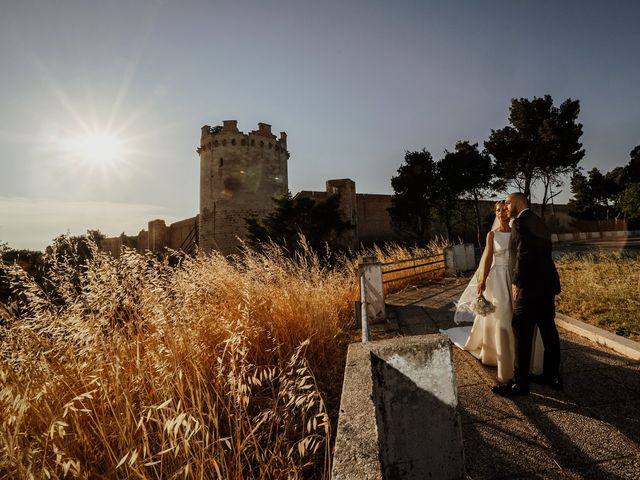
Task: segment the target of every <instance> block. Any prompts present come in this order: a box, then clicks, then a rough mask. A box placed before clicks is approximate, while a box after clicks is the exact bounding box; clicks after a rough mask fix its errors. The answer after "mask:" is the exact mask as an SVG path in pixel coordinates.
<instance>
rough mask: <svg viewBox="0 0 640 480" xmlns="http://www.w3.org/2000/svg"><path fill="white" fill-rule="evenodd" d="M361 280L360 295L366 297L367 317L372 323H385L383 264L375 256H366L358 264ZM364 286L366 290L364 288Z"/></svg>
mask: <svg viewBox="0 0 640 480" xmlns="http://www.w3.org/2000/svg"><path fill="white" fill-rule="evenodd" d="M358 275H359V278H361V279H363V280H364V281H361V292H360V295H361V297H363V298H364V299H365V302H366V309H367V319H368V321H369V323H370V324H376V323H384V322H385V321H386V320H385V311H384V309H385V305H384V288H383V284H382V266H381V265H380V262H377V261H376V259H375V258H374V257H364V258H363V259H362V260H361V261H360V263H359V265H358ZM363 288H364V292H362V289H363Z"/></svg>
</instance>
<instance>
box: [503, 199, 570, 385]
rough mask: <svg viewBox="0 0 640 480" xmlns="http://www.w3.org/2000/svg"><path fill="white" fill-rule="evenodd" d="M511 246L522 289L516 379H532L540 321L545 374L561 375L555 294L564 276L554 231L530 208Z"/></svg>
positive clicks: (516, 313) (516, 309) (516, 314)
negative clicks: (555, 249) (553, 241)
mask: <svg viewBox="0 0 640 480" xmlns="http://www.w3.org/2000/svg"><path fill="white" fill-rule="evenodd" d="M509 249H510V255H509V261H510V264H511V267H512V268H511V271H512V280H511V281H512V283H513V284H514V285H516V286H517V287H518V288H519V289H520V293H519V295H518V298H517V299H516V300H515V302H514V305H513V320H512V326H513V333H514V336H515V340H516V352H515V353H516V369H515V377H516V378H515V380H516V382H519V383H523V384H528V383H529V379H528V376H529V369H530V365H531V348H532V344H533V334H534V331H535V326H536V325H537V326H538V329H539V330H540V336H541V337H542V342H543V344H544V370H543V375H545V376H549V377H557V376H558V373H559V369H560V337H559V336H558V330H557V329H556V324H555V295H557V294H558V293H560V277H559V276H558V271H557V270H556V266H555V264H554V263H553V258H552V257H551V233H550V232H549V230H548V229H547V227H546V226H545V224H544V222H543V221H542V220H541V219H540V217H538V216H537V215H535V214H534V213H533V212H532V211H531V210H526V211H524V212H522V214H521V215H520V217H519V218H516V219H515V220H514V222H513V228H512V229H511V240H510V245H509Z"/></svg>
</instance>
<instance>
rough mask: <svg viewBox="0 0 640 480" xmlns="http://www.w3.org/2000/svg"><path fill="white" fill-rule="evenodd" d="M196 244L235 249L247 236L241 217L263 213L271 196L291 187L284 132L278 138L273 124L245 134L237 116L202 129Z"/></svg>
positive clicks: (268, 209) (224, 250)
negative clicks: (216, 125) (239, 125)
mask: <svg viewBox="0 0 640 480" xmlns="http://www.w3.org/2000/svg"><path fill="white" fill-rule="evenodd" d="M197 151H198V154H199V155H200V225H199V244H200V248H201V249H202V250H204V251H205V252H209V251H211V250H219V251H220V252H222V253H223V254H225V255H226V254H229V253H235V252H237V247H238V245H239V242H238V240H237V238H236V237H239V238H245V234H246V226H245V218H246V217H248V216H250V215H255V216H258V217H264V216H265V215H266V214H268V213H269V212H271V210H272V209H273V201H272V198H273V197H277V196H281V195H285V194H286V193H287V192H288V190H289V184H288V179H287V161H288V159H289V152H288V151H287V134H286V133H284V132H281V133H280V138H279V139H277V138H276V136H275V135H273V134H272V133H271V125H267V124H266V123H259V124H258V130H254V131H252V132H250V133H249V134H245V133H243V132H241V131H239V130H238V122H237V121H236V120H225V121H224V122H223V125H222V127H214V128H211V127H210V126H209V125H205V126H204V127H202V133H201V136H200V147H199V148H198V149H197Z"/></svg>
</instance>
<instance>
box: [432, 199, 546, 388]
mask: <svg viewBox="0 0 640 480" xmlns="http://www.w3.org/2000/svg"><path fill="white" fill-rule="evenodd" d="M495 212H496V219H495V221H494V222H493V227H492V229H491V231H490V232H489V233H488V234H487V244H486V248H485V251H484V253H483V254H482V259H481V260H480V265H479V267H478V270H477V271H476V274H475V275H474V276H473V278H472V279H471V281H470V282H469V285H467V288H466V289H465V291H464V292H463V293H462V296H461V297H460V300H459V301H458V302H457V305H456V313H455V317H454V320H455V323H456V324H459V323H462V322H470V321H473V326H472V327H468V326H467V327H457V328H452V329H449V330H446V331H444V333H445V334H447V335H448V336H449V337H450V338H451V340H452V342H453V343H454V344H455V345H457V346H459V347H461V348H462V349H463V350H467V351H468V352H469V353H471V355H473V356H474V357H476V358H477V359H479V360H480V361H481V362H482V363H483V364H484V365H490V366H497V367H498V372H497V377H498V382H500V383H506V382H508V381H509V380H512V379H513V376H514V364H515V339H514V336H513V330H512V328H511V318H512V316H513V308H512V300H511V271H510V269H509V239H510V237H511V227H510V226H509V212H508V210H507V206H506V205H505V202H504V201H502V200H501V201H499V202H496V204H495ZM481 294H484V296H485V298H486V299H487V300H489V301H490V302H492V303H493V304H494V305H495V311H494V312H493V313H490V314H488V315H487V316H480V315H475V314H474V313H473V312H472V311H471V304H472V303H473V302H474V301H475V299H476V298H477V297H478V296H479V295H481ZM542 352H543V349H542V341H541V339H540V335H537V332H536V335H535V336H534V348H533V350H532V361H531V365H532V372H533V373H541V372H542V361H543V355H542Z"/></svg>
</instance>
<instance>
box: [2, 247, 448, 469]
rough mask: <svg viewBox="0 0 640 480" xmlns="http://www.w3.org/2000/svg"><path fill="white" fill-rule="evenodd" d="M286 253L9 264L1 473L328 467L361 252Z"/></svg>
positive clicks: (384, 253) (387, 254)
mask: <svg viewBox="0 0 640 480" xmlns="http://www.w3.org/2000/svg"><path fill="white" fill-rule="evenodd" d="M434 248H437V246H435V247H434ZM285 253H286V252H283V251H282V250H280V249H278V248H277V247H272V248H268V249H266V251H265V252H264V253H261V254H257V253H256V254H247V255H246V256H244V257H242V258H240V257H238V258H236V259H234V260H232V261H229V260H228V259H225V258H223V257H221V256H219V255H216V254H211V255H199V256H197V257H196V258H192V257H182V258H181V260H180V263H179V266H177V267H176V266H170V265H169V264H168V262H167V261H166V260H159V259H157V258H155V257H154V256H152V255H147V256H143V255H139V254H137V253H135V252H133V251H126V250H125V252H124V253H123V254H122V255H121V256H120V258H119V259H114V258H112V257H111V256H109V255H108V254H106V253H104V252H101V251H99V250H97V249H96V248H95V247H94V248H93V259H92V260H90V261H89V263H88V264H87V265H86V267H82V268H77V267H76V266H74V265H75V263H74V261H73V259H71V260H69V261H66V260H61V261H57V262H54V263H53V265H52V270H51V271H50V283H49V284H48V287H47V289H46V292H45V291H43V290H42V289H41V288H40V287H38V285H36V284H35V283H34V282H33V281H32V280H31V279H30V278H29V277H27V276H26V275H25V274H24V272H23V271H22V270H21V269H20V268H19V267H11V268H10V269H9V272H8V274H9V275H10V276H11V277H12V278H13V280H12V281H13V283H14V286H15V288H16V289H17V290H18V291H20V292H21V294H20V299H21V300H20V304H19V309H18V310H17V313H13V314H11V315H10V317H12V318H9V319H8V320H9V324H8V327H1V326H0V478H63V477H67V478H163V479H164V478H169V479H170V478H186V477H188V478H220V479H223V478H224V479H240V478H263V479H272V478H328V475H329V466H330V461H331V459H330V446H331V441H332V429H333V426H334V425H335V423H336V420H337V412H338V408H339V398H340V391H341V387H342V376H343V370H344V362H345V354H346V348H347V345H348V343H350V342H352V341H357V340H358V339H359V332H358V331H357V330H355V329H353V327H352V325H353V302H354V300H355V299H356V297H357V287H356V285H357V276H356V267H357V265H356V261H355V260H353V259H348V258H346V257H345V258H342V259H337V260H332V261H331V262H327V261H323V260H321V259H319V258H318V257H317V256H316V255H315V254H314V253H312V252H310V251H309V250H308V249H307V250H305V251H304V252H303V253H301V254H299V255H297V256H296V257H295V258H290V257H289V256H287V255H286V254H285ZM425 253H426V251H424V250H422V251H408V250H406V249H402V248H396V247H389V248H387V249H385V250H380V249H377V250H374V251H370V252H368V254H373V255H375V256H377V257H378V258H379V259H380V260H381V261H390V260H397V259H400V258H406V257H410V256H412V255H415V256H421V255H424V254H425ZM3 316H5V317H6V316H7V314H6V313H5V314H3Z"/></svg>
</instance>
